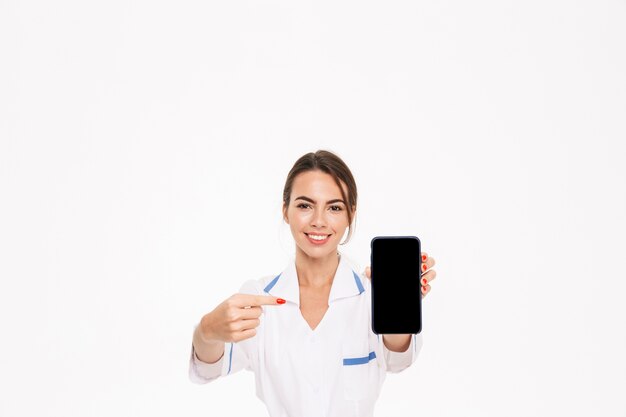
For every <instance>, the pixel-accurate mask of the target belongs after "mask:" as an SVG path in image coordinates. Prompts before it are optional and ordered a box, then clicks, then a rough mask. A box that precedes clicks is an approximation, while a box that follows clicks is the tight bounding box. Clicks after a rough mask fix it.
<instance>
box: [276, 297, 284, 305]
mask: <svg viewBox="0 0 626 417" xmlns="http://www.w3.org/2000/svg"><path fill="white" fill-rule="evenodd" d="M276 302H277V303H278V304H285V300H283V299H282V298H277V299H276Z"/></svg>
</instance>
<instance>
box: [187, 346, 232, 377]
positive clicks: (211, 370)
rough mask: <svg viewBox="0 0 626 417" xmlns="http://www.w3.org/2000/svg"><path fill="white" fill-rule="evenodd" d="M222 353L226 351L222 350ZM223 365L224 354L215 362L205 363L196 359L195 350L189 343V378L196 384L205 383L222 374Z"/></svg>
mask: <svg viewBox="0 0 626 417" xmlns="http://www.w3.org/2000/svg"><path fill="white" fill-rule="evenodd" d="M224 353H226V352H225V351H224ZM223 367H224V355H222V357H221V358H219V360H218V361H217V362H215V363H206V362H202V361H201V360H200V359H198V356H197V355H196V351H195V349H194V347H193V344H192V345H191V355H190V357H189V379H190V380H191V381H192V382H194V383H196V384H206V383H207V382H211V381H213V380H215V379H217V378H218V377H219V376H221V375H222V368H223Z"/></svg>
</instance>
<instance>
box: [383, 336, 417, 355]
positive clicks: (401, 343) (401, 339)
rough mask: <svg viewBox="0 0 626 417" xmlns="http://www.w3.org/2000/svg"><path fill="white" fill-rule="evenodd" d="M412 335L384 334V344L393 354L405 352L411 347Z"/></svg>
mask: <svg viewBox="0 0 626 417" xmlns="http://www.w3.org/2000/svg"><path fill="white" fill-rule="evenodd" d="M411 336H412V335H411V334H384V335H383V343H385V347H387V349H389V350H390V351H392V352H405V351H406V350H407V349H408V348H409V346H410V345H411Z"/></svg>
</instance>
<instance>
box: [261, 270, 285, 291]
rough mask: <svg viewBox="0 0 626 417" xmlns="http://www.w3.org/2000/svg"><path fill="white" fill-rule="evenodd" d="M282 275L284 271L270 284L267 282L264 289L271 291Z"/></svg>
mask: <svg viewBox="0 0 626 417" xmlns="http://www.w3.org/2000/svg"><path fill="white" fill-rule="evenodd" d="M281 275H282V273H280V274H278V275H277V276H276V278H274V279H273V280H272V281H271V282H270V283H269V284H267V286H266V287H265V288H263V291H265V292H267V293H269V292H270V290H271V289H272V288H274V285H276V282H278V278H280V276H281Z"/></svg>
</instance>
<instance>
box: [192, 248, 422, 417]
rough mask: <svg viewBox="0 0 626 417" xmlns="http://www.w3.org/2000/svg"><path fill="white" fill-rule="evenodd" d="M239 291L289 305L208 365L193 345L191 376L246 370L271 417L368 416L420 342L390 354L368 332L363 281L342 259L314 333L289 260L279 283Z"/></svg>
mask: <svg viewBox="0 0 626 417" xmlns="http://www.w3.org/2000/svg"><path fill="white" fill-rule="evenodd" d="M240 292H241V293H246V294H259V295H268V294H270V295H273V296H275V297H280V298H283V299H285V300H286V301H287V302H286V303H285V304H283V305H277V306H263V314H262V315H261V317H260V321H261V324H260V325H259V326H258V327H257V334H256V336H254V337H252V338H250V339H246V340H243V341H241V342H238V343H226V344H225V349H224V355H223V356H222V358H221V359H220V360H219V361H217V362H216V363H214V364H208V363H205V362H202V361H200V360H199V359H198V357H197V356H196V355H195V352H194V350H193V346H192V350H191V357H190V359H189V377H190V379H191V380H192V381H193V382H195V383H199V384H202V383H207V382H210V381H213V380H215V379H217V378H218V377H220V376H226V375H230V374H233V373H235V372H237V371H239V370H241V369H244V368H245V369H248V370H251V371H252V372H254V375H255V380H256V394H257V396H258V397H259V398H260V399H261V401H263V402H264V403H265V404H266V406H267V409H268V411H269V414H270V416H271V417H309V416H310V417H313V416H315V417H322V416H324V417H351V416H354V417H363V416H372V415H373V412H374V403H375V402H376V399H377V398H378V394H379V392H380V389H381V387H382V384H383V381H384V379H385V374H386V372H399V371H401V370H403V369H405V368H407V367H408V366H409V365H411V364H412V363H413V362H414V361H415V358H416V357H417V354H418V353H419V351H420V349H421V346H422V338H421V335H413V336H412V337H411V344H410V346H409V348H408V349H407V350H406V351H405V352H391V351H390V350H388V349H387V348H386V347H385V346H384V343H383V338H382V336H378V335H376V334H375V333H374V332H372V329H371V327H372V326H371V320H370V311H371V298H370V297H371V293H370V282H369V279H368V278H367V277H365V276H359V275H358V274H357V273H355V272H354V270H353V269H352V268H351V266H350V265H349V264H348V263H347V261H346V260H345V256H340V259H339V266H338V267H337V271H336V273H335V277H334V280H333V283H332V286H331V290H330V295H329V298H328V310H327V311H326V313H325V314H324V317H323V319H322V321H321V322H320V323H319V324H318V326H317V327H316V328H315V330H311V328H310V327H309V325H308V323H307V322H306V320H305V319H304V317H302V314H301V312H300V291H299V286H298V276H297V273H296V266H295V261H291V262H290V263H289V264H288V266H287V268H286V269H285V270H284V271H283V272H282V273H281V274H279V275H278V276H271V277H266V278H262V279H260V280H251V281H248V282H246V283H245V284H244V285H243V286H242V287H241V290H240Z"/></svg>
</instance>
